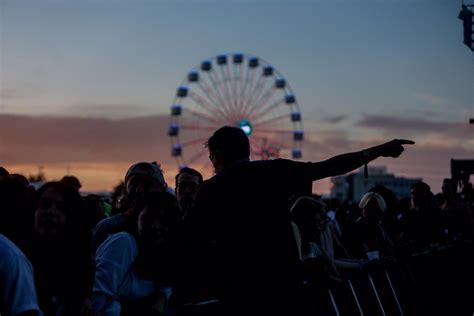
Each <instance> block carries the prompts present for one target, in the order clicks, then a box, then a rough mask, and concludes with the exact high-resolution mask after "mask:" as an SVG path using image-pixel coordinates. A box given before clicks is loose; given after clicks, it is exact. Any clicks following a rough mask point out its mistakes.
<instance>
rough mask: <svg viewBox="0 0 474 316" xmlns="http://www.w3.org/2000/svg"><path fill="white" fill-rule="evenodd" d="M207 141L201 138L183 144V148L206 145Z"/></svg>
mask: <svg viewBox="0 0 474 316" xmlns="http://www.w3.org/2000/svg"><path fill="white" fill-rule="evenodd" d="M206 141H207V138H205V137H201V138H196V139H192V140H188V141H185V142H182V143H181V146H184V147H186V146H191V145H196V144H204V143H205V142H206Z"/></svg>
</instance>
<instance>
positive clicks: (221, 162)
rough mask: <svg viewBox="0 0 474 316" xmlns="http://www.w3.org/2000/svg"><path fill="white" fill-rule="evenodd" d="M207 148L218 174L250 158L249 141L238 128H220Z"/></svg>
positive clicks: (211, 138)
mask: <svg viewBox="0 0 474 316" xmlns="http://www.w3.org/2000/svg"><path fill="white" fill-rule="evenodd" d="M207 147H208V148H209V159H210V160H211V162H212V165H213V166H214V171H215V172H216V173H218V172H220V171H222V169H224V168H225V167H226V166H229V165H231V164H233V163H235V162H237V161H242V160H249V157H250V143H249V139H248V137H247V135H246V134H245V132H244V131H243V130H242V129H240V128H238V127H231V126H224V127H221V128H219V129H218V130H217V131H215V132H214V134H213V135H212V136H211V137H210V138H209V140H208V141H207Z"/></svg>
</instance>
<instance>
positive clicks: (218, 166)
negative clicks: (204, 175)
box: [209, 151, 224, 174]
mask: <svg viewBox="0 0 474 316" xmlns="http://www.w3.org/2000/svg"><path fill="white" fill-rule="evenodd" d="M209 160H210V161H211V163H212V166H213V167H214V173H216V174H217V173H219V172H221V171H222V169H224V164H223V161H222V157H221V156H220V155H219V154H218V153H214V152H212V151H210V152H209Z"/></svg>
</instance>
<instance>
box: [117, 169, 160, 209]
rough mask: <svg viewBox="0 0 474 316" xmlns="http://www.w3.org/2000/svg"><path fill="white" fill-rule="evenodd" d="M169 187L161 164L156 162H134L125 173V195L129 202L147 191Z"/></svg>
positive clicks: (158, 190)
mask: <svg viewBox="0 0 474 316" xmlns="http://www.w3.org/2000/svg"><path fill="white" fill-rule="evenodd" d="M167 187H168V185H167V184H166V182H165V178H164V176H163V172H162V171H161V168H160V165H159V164H157V163H156V162H138V163H136V164H133V165H132V166H131V167H130V168H129V169H128V171H127V173H126V175H125V195H126V197H127V199H128V201H129V202H132V201H133V200H134V199H135V198H136V197H138V196H143V195H144V194H145V193H149V192H162V191H165V190H166V188H167Z"/></svg>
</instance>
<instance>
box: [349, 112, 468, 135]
mask: <svg viewBox="0 0 474 316" xmlns="http://www.w3.org/2000/svg"><path fill="white" fill-rule="evenodd" d="M356 125H357V126H360V127H365V128H370V129H376V130H379V131H381V132H382V133H384V134H390V135H399V134H400V133H404V134H410V135H417V134H426V133H434V134H442V135H443V136H448V137H454V138H456V139H459V138H465V139H472V137H473V135H474V133H473V132H474V129H473V126H472V125H471V126H470V125H469V124H468V120H467V119H466V121H465V122H442V121H430V120H428V119H419V118H400V117H392V116H387V115H365V116H364V118H363V119H362V120H360V121H359V122H357V123H356ZM415 138H416V137H415Z"/></svg>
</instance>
